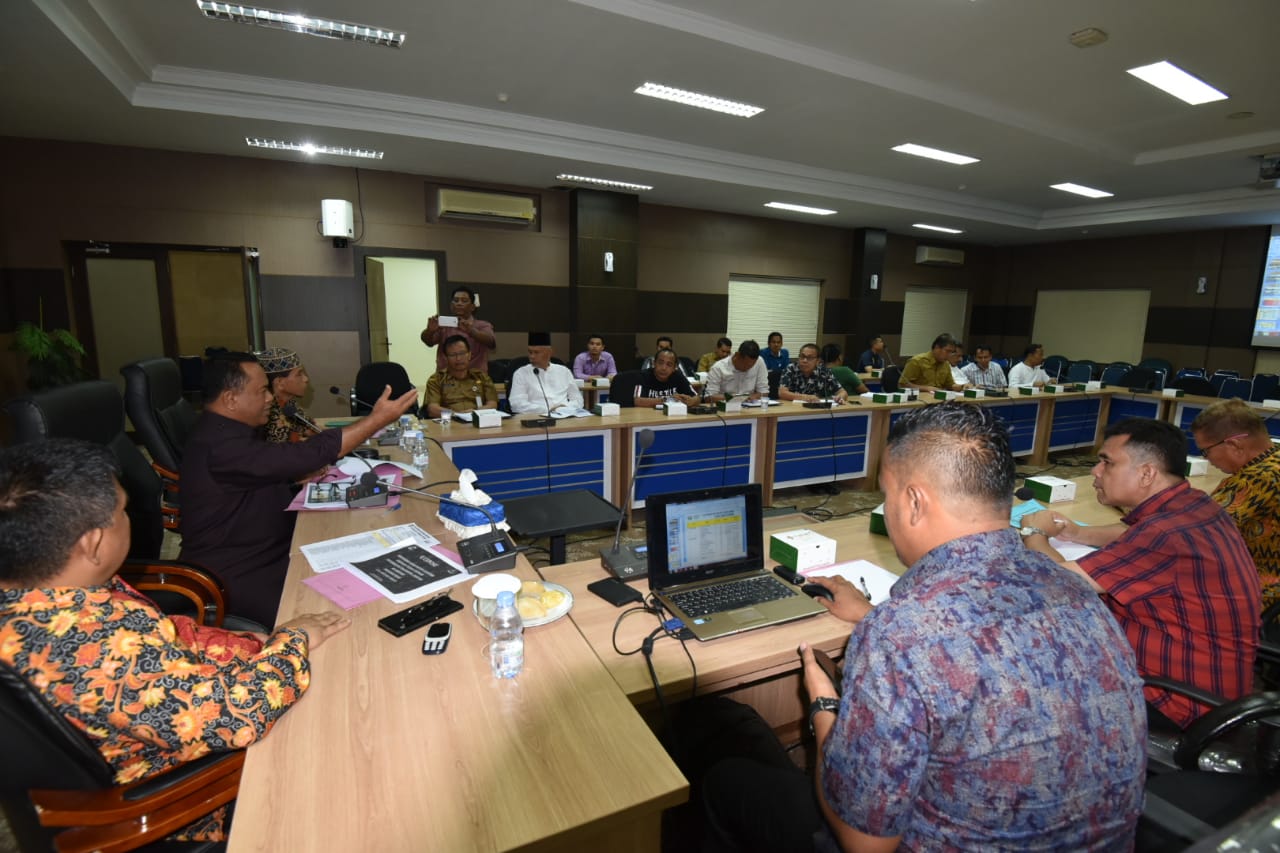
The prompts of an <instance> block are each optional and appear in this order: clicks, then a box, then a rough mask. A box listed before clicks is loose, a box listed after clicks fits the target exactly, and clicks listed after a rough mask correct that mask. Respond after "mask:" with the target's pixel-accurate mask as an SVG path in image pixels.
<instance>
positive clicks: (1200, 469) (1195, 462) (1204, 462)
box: [1187, 456, 1209, 477]
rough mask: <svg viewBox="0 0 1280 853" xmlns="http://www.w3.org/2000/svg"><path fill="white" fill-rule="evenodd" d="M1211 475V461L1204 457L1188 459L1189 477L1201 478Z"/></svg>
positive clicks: (1189, 457)
mask: <svg viewBox="0 0 1280 853" xmlns="http://www.w3.org/2000/svg"><path fill="white" fill-rule="evenodd" d="M1208 473H1209V460H1208V459H1205V458H1204V457H1203V456H1188V457H1187V476H1188V477H1199V476H1200V475H1201V474H1208Z"/></svg>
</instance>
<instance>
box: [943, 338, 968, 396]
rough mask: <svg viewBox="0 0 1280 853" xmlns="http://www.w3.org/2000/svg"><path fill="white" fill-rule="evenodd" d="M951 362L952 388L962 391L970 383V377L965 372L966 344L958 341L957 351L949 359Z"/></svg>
mask: <svg viewBox="0 0 1280 853" xmlns="http://www.w3.org/2000/svg"><path fill="white" fill-rule="evenodd" d="M947 361H948V362H949V363H950V364H951V388H952V390H953V391H960V390H961V389H963V388H964V386H966V385H968V384H969V377H968V376H965V374H964V367H963V365H964V344H962V343H960V342H959V341H956V349H955V352H953V353H951V357H950V358H948V359H947Z"/></svg>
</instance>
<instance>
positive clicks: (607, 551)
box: [600, 545, 649, 581]
mask: <svg viewBox="0 0 1280 853" xmlns="http://www.w3.org/2000/svg"><path fill="white" fill-rule="evenodd" d="M648 551H649V548H648V546H646V545H619V546H618V549H617V550H616V551H615V550H614V549H613V548H601V549H600V562H601V563H603V564H604V568H605V570H606V571H607V572H608V573H609V574H611V575H613V576H614V577H615V578H618V579H620V580H624V581H630V580H635V579H636V578H642V577H645V576H647V575H648V574H649V554H648Z"/></svg>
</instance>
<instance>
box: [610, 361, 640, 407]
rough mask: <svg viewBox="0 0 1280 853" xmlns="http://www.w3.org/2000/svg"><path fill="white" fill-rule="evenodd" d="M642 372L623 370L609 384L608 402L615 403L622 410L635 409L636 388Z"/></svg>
mask: <svg viewBox="0 0 1280 853" xmlns="http://www.w3.org/2000/svg"><path fill="white" fill-rule="evenodd" d="M641 375H642V372H641V371H639V370H624V371H622V372H621V373H619V374H618V375H617V376H615V377H613V381H612V382H610V383H609V402H610V403H617V404H618V405H619V406H621V407H622V408H624V409H627V408H634V407H635V404H636V402H635V396H636V386H637V385H639V384H640V377H641Z"/></svg>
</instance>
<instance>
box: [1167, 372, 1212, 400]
mask: <svg viewBox="0 0 1280 853" xmlns="http://www.w3.org/2000/svg"><path fill="white" fill-rule="evenodd" d="M1173 387H1174V388H1181V389H1182V390H1183V391H1185V392H1187V393H1188V394H1194V395H1196V396H1198V397H1215V396H1217V391H1216V389H1215V388H1214V387H1213V386H1212V385H1210V384H1209V380H1208V379H1205V378H1204V377H1203V376H1180V377H1178V378H1177V379H1175V380H1173Z"/></svg>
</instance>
